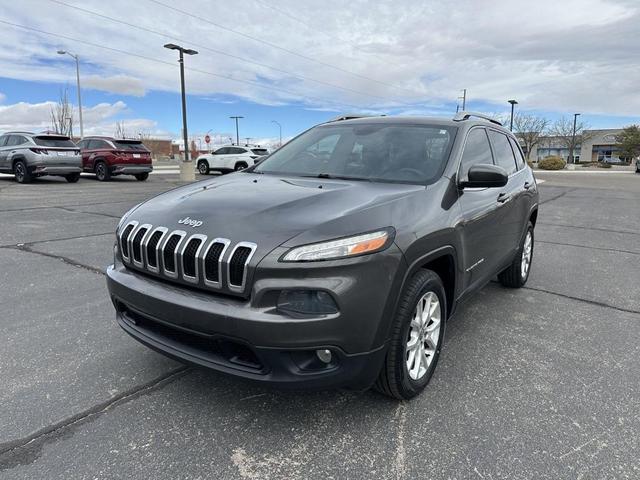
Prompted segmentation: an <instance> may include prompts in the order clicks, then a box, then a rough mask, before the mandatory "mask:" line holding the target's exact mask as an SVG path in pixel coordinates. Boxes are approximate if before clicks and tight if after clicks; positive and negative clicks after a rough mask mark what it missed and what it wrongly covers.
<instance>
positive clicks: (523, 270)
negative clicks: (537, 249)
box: [498, 222, 533, 288]
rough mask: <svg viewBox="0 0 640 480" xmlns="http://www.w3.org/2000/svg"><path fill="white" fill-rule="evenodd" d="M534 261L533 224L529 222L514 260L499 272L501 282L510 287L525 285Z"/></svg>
mask: <svg viewBox="0 0 640 480" xmlns="http://www.w3.org/2000/svg"><path fill="white" fill-rule="evenodd" d="M532 261H533V224H532V223H531V222H529V224H528V225H527V232H526V233H525V234H524V238H523V239H522V243H521V244H520V247H519V248H518V251H517V252H516V256H515V258H514V259H513V262H512V263H511V265H509V267H508V268H507V269H506V270H503V271H502V272H500V273H499V274H498V280H500V283H501V284H502V285H503V286H505V287H509V288H520V287H523V286H524V284H525V283H527V280H528V279H529V272H530V271H531V262H532Z"/></svg>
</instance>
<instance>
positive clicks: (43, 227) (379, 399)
mask: <svg viewBox="0 0 640 480" xmlns="http://www.w3.org/2000/svg"><path fill="white" fill-rule="evenodd" d="M538 177H539V178H541V179H544V180H545V182H544V183H543V184H541V186H540V191H541V200H542V205H541V207H540V213H539V219H538V225H537V228H536V248H535V255H534V261H533V267H532V273H531V278H530V280H529V283H528V285H527V288H524V289H521V290H507V289H504V288H501V287H500V286H499V285H497V284H495V283H492V284H489V285H488V286H486V287H485V288H484V289H483V290H482V291H481V292H480V293H479V294H478V295H476V296H475V297H474V298H473V299H471V300H469V301H468V302H467V303H465V304H464V305H463V306H462V307H461V308H460V309H459V310H458V312H457V314H456V316H455V317H454V318H453V319H452V320H451V321H450V323H449V325H448V330H447V338H446V346H445V349H444V350H443V354H442V357H441V359H440V363H439V365H438V368H437V370H436V373H435V375H434V377H433V379H432V381H431V384H430V386H429V387H428V388H427V390H426V391H425V392H424V393H423V394H422V395H421V396H420V397H418V398H416V399H415V400H413V401H410V402H404V403H397V402H395V401H391V400H389V399H387V398H385V397H383V396H381V395H378V394H376V393H375V392H363V393H356V392H343V391H326V392H283V391H277V390H272V389H266V388H264V387H261V386H256V385H253V384H249V383H244V382H241V381H239V380H236V379H233V378H228V377H226V376H223V375H220V374H216V373H212V372H205V371H201V370H198V369H194V368H191V367H185V366H182V365H180V364H178V363H175V362H173V361H171V360H168V359H166V358H164V357H162V356H161V355H159V354H156V353H154V352H152V351H150V350H148V349H146V348H145V347H143V346H141V345H139V344H138V343H136V342H135V341H134V340H132V339H130V338H129V337H128V336H127V335H126V334H125V333H123V332H122V331H121V330H120V328H119V327H118V326H117V325H116V323H115V321H114V311H113V307H112V305H111V303H110V301H109V299H108V297H107V291H106V286H105V277H104V274H103V270H104V268H105V266H106V265H107V264H108V263H110V262H111V259H112V245H113V232H114V230H115V227H116V224H117V222H118V219H119V217H120V216H121V215H122V214H123V213H124V212H125V211H126V210H128V209H129V207H131V206H132V205H134V204H136V203H138V202H140V201H141V200H143V199H145V198H148V197H150V196H151V195H154V194H155V193H158V192H162V191H165V190H167V189H169V188H172V187H173V186H176V185H178V184H179V182H178V180H177V176H174V175H152V176H151V177H150V179H149V181H148V182H145V183H141V182H136V181H135V180H129V179H119V178H118V179H115V180H114V181H113V182H110V183H99V182H97V181H95V180H93V179H92V178H90V177H86V178H85V177H83V178H82V179H81V180H80V182H79V183H78V184H67V183H66V182H65V181H64V180H58V179H43V180H40V181H37V182H35V183H33V184H30V185H18V184H16V183H15V182H14V181H13V180H12V179H11V177H9V176H0V205H1V211H0V219H1V220H0V224H1V225H2V229H1V230H0V286H1V287H0V306H1V307H2V309H1V311H2V315H1V317H0V328H1V331H2V343H1V346H2V349H1V352H2V353H1V356H0V376H1V381H2V388H1V389H0V405H2V407H1V408H0V478H2V479H94V478H98V479H112V478H127V479H133V478H155V479H165V478H166V479H187V478H189V479H191V478H194V479H198V478H200V479H205V478H222V479H227V478H229V479H235V478H239V479H263V478H265V479H268V478H288V479H290V478H304V479H307V478H336V479H338V478H339V479H342V478H363V479H373V478H397V479H400V478H431V479H441V478H442V479H499V478H503V479H529V478H537V479H541V478H544V479H546V478H548V479H587V478H593V479H609V478H610V479H625V478H629V479H637V478H640V460H639V459H640V436H639V435H638V432H639V431H640V294H639V293H638V292H639V289H638V286H639V285H640V213H639V210H638V206H639V205H640V175H634V174H622V173H620V174H618V173H609V172H607V173H606V174H605V173H602V174H589V173H573V172H566V173H565V172H562V173H543V174H540V175H538Z"/></svg>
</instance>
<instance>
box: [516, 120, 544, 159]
mask: <svg viewBox="0 0 640 480" xmlns="http://www.w3.org/2000/svg"><path fill="white" fill-rule="evenodd" d="M548 127H549V120H548V119H546V118H544V117H536V116H535V115H528V114H524V113H518V114H516V115H514V117H513V131H514V132H515V135H516V137H518V139H519V140H521V141H522V143H523V144H524V148H525V152H526V156H527V160H529V158H530V156H531V151H532V150H533V149H534V148H535V147H536V146H537V145H538V144H539V143H540V141H541V140H542V137H543V136H544V135H545V133H546V131H547V128H548Z"/></svg>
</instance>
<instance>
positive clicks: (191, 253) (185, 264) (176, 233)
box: [118, 222, 257, 294]
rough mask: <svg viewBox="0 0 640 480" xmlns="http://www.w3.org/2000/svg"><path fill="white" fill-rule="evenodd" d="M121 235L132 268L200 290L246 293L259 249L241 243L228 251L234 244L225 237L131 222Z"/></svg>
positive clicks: (125, 257) (123, 249)
mask: <svg viewBox="0 0 640 480" xmlns="http://www.w3.org/2000/svg"><path fill="white" fill-rule="evenodd" d="M121 232H122V233H121V234H120V237H119V239H118V241H119V244H120V246H121V254H122V260H123V263H124V264H125V265H126V266H127V267H129V268H135V269H139V270H143V271H146V272H150V273H153V274H155V275H156V276H160V277H163V278H165V279H167V280H170V281H173V282H179V283H184V282H186V283H189V284H193V285H196V286H198V287H200V288H205V289H216V290H225V288H226V289H228V290H230V291H231V292H234V293H235V294H244V293H245V290H246V283H247V266H248V265H249V262H250V261H251V257H252V256H253V254H254V252H255V251H256V248H257V246H256V244H254V243H250V242H239V243H237V244H236V245H235V246H234V247H233V248H232V249H229V247H230V246H231V242H230V241H229V240H227V239H226V238H213V239H211V240H209V239H208V237H207V236H206V235H200V234H192V235H190V234H189V233H187V232H185V231H182V230H173V231H170V230H168V229H167V228H165V227H153V226H152V225H149V224H144V225H139V224H138V222H130V223H128V224H127V225H126V226H125V227H124V228H123V229H122V230H121ZM228 250H231V253H230V254H229V253H227V251H228ZM223 272H224V273H225V274H226V275H225V276H223Z"/></svg>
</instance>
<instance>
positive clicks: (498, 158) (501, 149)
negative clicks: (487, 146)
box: [489, 130, 516, 175]
mask: <svg viewBox="0 0 640 480" xmlns="http://www.w3.org/2000/svg"><path fill="white" fill-rule="evenodd" d="M489 137H490V138H491V144H492V145H493V153H494V157H495V162H496V165H498V166H499V167H502V168H504V169H505V171H506V172H507V174H509V175H511V174H512V173H514V172H515V171H516V159H515V158H514V156H513V150H511V145H510V144H509V139H508V138H507V136H506V135H505V134H503V133H499V132H496V131H495V130H489Z"/></svg>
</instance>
